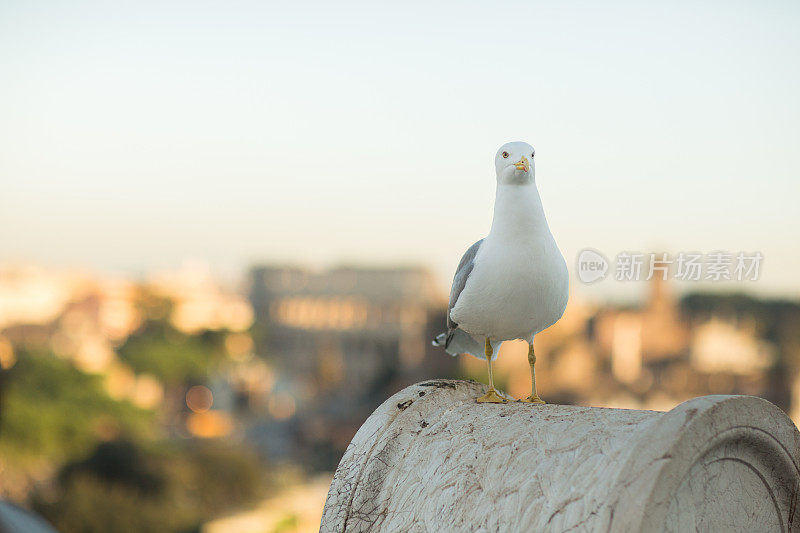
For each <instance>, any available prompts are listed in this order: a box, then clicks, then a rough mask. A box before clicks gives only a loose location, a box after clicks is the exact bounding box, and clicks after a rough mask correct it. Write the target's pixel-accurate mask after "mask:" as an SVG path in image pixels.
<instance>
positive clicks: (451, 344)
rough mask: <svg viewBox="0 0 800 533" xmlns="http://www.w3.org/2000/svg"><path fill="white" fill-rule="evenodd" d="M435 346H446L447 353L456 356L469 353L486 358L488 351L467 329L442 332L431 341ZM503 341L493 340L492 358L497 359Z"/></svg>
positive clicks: (479, 357)
mask: <svg viewBox="0 0 800 533" xmlns="http://www.w3.org/2000/svg"><path fill="white" fill-rule="evenodd" d="M431 344H433V345H434V346H438V347H440V348H444V349H445V351H446V352H447V353H449V354H450V355H452V356H453V357H455V356H456V355H459V354H462V353H468V354H470V355H472V356H475V357H477V358H478V359H485V358H486V352H485V347H484V344H483V343H482V342H478V341H477V340H475V339H474V338H473V337H472V335H470V334H469V333H467V332H466V331H464V330H462V329H459V328H456V329H454V330H452V331H450V332H446V333H440V334H439V335H437V336H436V338H434V339H433V342H432V343H431ZM500 344H502V343H501V342H493V343H492V348H493V352H494V353H493V354H492V360H493V361H494V360H495V359H497V352H498V351H499V350H500Z"/></svg>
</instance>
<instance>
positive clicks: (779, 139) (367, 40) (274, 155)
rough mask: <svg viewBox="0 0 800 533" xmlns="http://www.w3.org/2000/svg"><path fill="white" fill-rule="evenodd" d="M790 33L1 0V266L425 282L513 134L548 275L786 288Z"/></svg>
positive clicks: (768, 9)
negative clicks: (726, 267) (684, 258)
mask: <svg viewBox="0 0 800 533" xmlns="http://www.w3.org/2000/svg"><path fill="white" fill-rule="evenodd" d="M798 19H800V6H797V5H796V4H794V3H790V2H776V3H770V4H759V5H755V4H747V3H743V2H736V3H726V4H724V8H723V4H717V3H709V4H704V5H697V4H694V3H688V2H683V3H674V4H670V5H647V6H644V5H641V4H637V3H633V2H617V3H613V4H611V5H602V6H600V5H597V4H592V3H588V2H575V3H571V4H569V5H567V6H564V5H559V6H558V7H555V6H552V5H547V4H544V3H524V4H523V3H507V4H502V5H495V6H482V7H480V6H477V5H474V4H467V5H464V4H437V5H427V4H418V5H414V4H404V5H402V6H383V5H381V6H378V5H374V4H369V3H363V4H354V3H346V4H341V3H337V4H334V5H331V4H324V3H307V2H301V3H294V4H291V5H283V4H271V3H267V4H264V3H257V2H236V3H233V4H231V3H224V4H223V3H219V2H204V3H190V2H167V3H163V2H142V3H137V4H135V5H130V6H120V5H113V6H112V5H108V4H103V3H100V2H78V3H70V4H58V3H54V2H45V3H40V4H31V3H26V2H5V3H4V4H3V6H2V7H0V26H2V31H0V68H2V70H3V72H4V73H5V76H4V77H5V78H6V80H7V81H6V82H4V83H3V84H2V85H0V116H2V120H0V180H2V194H0V243H2V246H0V261H2V262H5V263H8V262H18V261H22V262H34V263H41V264H45V265H47V266H49V267H54V268H62V267H65V266H75V267H81V268H87V269H91V270H100V271H103V272H124V273H126V274H130V273H136V274H143V273H145V272H148V271H152V270H162V269H174V268H177V267H178V266H179V265H180V264H181V263H182V262H183V261H184V260H186V259H187V258H196V259H199V260H202V261H207V262H208V263H209V264H210V265H211V267H212V269H213V270H214V271H215V272H217V273H219V274H220V275H222V277H224V278H227V279H234V280H235V279H238V278H240V276H242V275H243V274H244V272H245V271H246V269H247V268H249V266H250V265H252V264H255V263H265V262H266V263H276V262H278V263H290V264H300V265H310V266H312V267H317V268H322V267H326V266H330V265H335V264H373V265H374V264H378V265H394V264H404V265H417V264H418V265H423V266H426V267H429V268H432V269H433V271H434V272H435V273H436V275H437V279H438V280H439V281H440V283H441V285H442V286H443V288H446V286H449V285H448V284H449V278H450V276H451V275H452V272H453V271H454V269H455V266H456V264H457V262H458V259H459V258H460V256H461V254H462V253H463V251H464V250H465V249H466V248H467V247H468V246H469V245H470V244H471V243H472V242H474V241H475V240H477V239H478V238H480V237H482V236H483V235H485V234H486V232H487V231H488V229H489V225H490V222H491V212H492V207H493V197H494V192H493V191H494V175H493V169H492V157H493V154H494V152H495V150H496V149H497V147H498V146H499V145H500V144H502V143H503V142H505V141H508V140H512V139H524V140H526V141H529V142H531V143H532V144H533V145H534V146H535V147H536V148H537V183H538V187H539V190H540V193H541V195H542V198H543V202H544V205H545V209H546V212H547V215H548V219H549V222H550V225H551V227H552V230H553V233H554V234H555V236H556V239H557V241H558V243H559V245H560V247H561V249H562V251H563V253H564V256H565V257H566V259H567V263H568V265H569V266H570V268H571V269H572V267H573V265H574V261H575V257H576V255H577V253H578V252H579V251H580V250H581V249H583V248H586V247H592V248H595V249H598V250H600V251H602V252H603V253H605V254H606V255H607V256H609V257H610V258H613V257H614V256H615V255H616V254H617V253H619V252H622V251H626V250H627V251H632V250H635V251H640V252H643V253H648V252H662V251H667V252H670V253H673V254H676V253H678V252H679V251H692V250H697V251H702V252H711V251H714V250H728V251H730V252H734V253H735V252H739V251H743V252H755V251H759V252H761V253H762V254H763V255H764V265H763V271H762V275H761V279H760V280H759V281H758V282H755V283H752V282H750V283H737V284H726V285H725V290H734V291H738V290H742V291H746V292H751V293H753V292H754V293H759V294H767V295H773V296H774V295H782V296H793V297H796V296H797V295H800V279H798V278H797V277H796V276H795V275H794V273H795V272H797V271H798V270H800V250H799V249H798V246H797V245H796V244H795V241H794V240H793V236H794V233H795V232H796V231H797V229H798V228H799V227H800V212H799V211H798V210H797V209H796V207H795V206H794V203H795V199H796V198H797V197H798V196H799V195H800V194H799V193H800V182H798V180H797V179H796V178H797V176H798V175H800V160H798V158H797V157H796V156H795V154H794V152H795V151H796V148H797V146H798V144H799V143H798V142H799V141H800V126H798V124H800V121H799V120H798V119H799V118H800V102H798V100H797V98H796V94H797V92H798V89H800V64H798V62H797V61H796V57H797V53H798V51H800V35H798V33H797V32H796V31H795V28H796V27H797V23H798ZM634 44H635V45H634ZM571 281H572V286H573V288H574V289H575V290H578V291H580V292H581V293H582V294H586V295H588V296H589V297H591V296H603V297H605V296H608V295H614V294H617V293H621V292H625V291H628V292H631V291H634V292H635V291H639V293H640V294H641V293H642V290H643V289H641V287H639V286H635V285H633V284H627V285H626V284H621V283H617V282H613V281H610V280H607V281H605V282H603V283H598V284H596V285H592V286H582V285H580V284H579V283H578V282H577V281H576V278H575V276H574V272H573V275H572V276H571ZM696 288H697V287H696V286H694V285H693V286H691V287H689V288H688V289H687V290H693V289H696ZM711 288H714V287H711Z"/></svg>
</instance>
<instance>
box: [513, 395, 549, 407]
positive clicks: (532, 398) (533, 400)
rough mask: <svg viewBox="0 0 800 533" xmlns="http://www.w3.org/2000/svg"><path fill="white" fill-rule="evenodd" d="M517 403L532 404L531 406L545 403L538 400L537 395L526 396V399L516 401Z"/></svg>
mask: <svg viewBox="0 0 800 533" xmlns="http://www.w3.org/2000/svg"><path fill="white" fill-rule="evenodd" d="M517 401H518V402H522V403H533V404H536V405H544V404H546V403H547V402H546V401H544V400H542V399H541V398H539V395H538V394H536V395H531V396H528V397H527V398H524V399H521V400H517Z"/></svg>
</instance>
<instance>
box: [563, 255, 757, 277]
mask: <svg viewBox="0 0 800 533" xmlns="http://www.w3.org/2000/svg"><path fill="white" fill-rule="evenodd" d="M763 260H764V255H763V254H762V253H761V252H727V251H714V252H709V253H701V252H678V253H677V254H675V255H669V254H666V253H659V254H656V253H641V252H620V253H618V254H617V255H616V257H615V258H614V264H613V269H612V266H611V263H610V262H609V261H608V259H606V257H605V256H604V255H603V254H602V253H600V252H598V251H597V250H593V249H591V248H585V249H583V250H581V251H580V252H579V253H578V260H577V267H578V269H577V272H578V279H579V280H580V281H581V282H583V283H586V284H590V283H595V282H597V281H601V280H603V279H605V278H606V276H607V275H608V274H609V272H613V278H614V279H615V280H616V281H647V280H651V279H653V278H655V277H659V278H661V279H662V280H667V279H669V278H670V277H671V278H672V279H676V280H679V281H757V280H758V277H759V276H760V275H761V264H762V262H763Z"/></svg>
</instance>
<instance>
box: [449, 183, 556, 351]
mask: <svg viewBox="0 0 800 533" xmlns="http://www.w3.org/2000/svg"><path fill="white" fill-rule="evenodd" d="M501 188H502V186H499V187H498V196H497V201H496V203H495V219H494V222H493V224H492V231H491V232H490V233H489V236H488V237H486V239H485V240H484V242H483V245H482V246H481V248H480V250H479V251H478V255H477V256H476V257H475V266H474V268H473V270H472V273H471V274H470V276H469V279H468V280H467V284H466V286H465V287H464V290H463V291H462V293H461V295H460V296H459V298H458V301H457V302H456V305H455V306H454V307H453V309H452V311H451V313H450V316H451V318H452V319H453V321H455V322H456V323H457V324H458V325H459V327H460V328H461V329H463V330H464V331H466V332H468V333H470V334H472V335H474V336H477V337H484V336H488V337H490V338H492V339H493V340H500V341H503V340H511V339H526V340H528V341H532V339H533V335H535V334H536V333H539V332H540V331H542V330H543V329H546V328H548V327H550V326H551V325H553V324H554V323H555V322H556V321H557V320H558V319H559V318H561V315H563V313H564V310H565V308H566V304H567V295H568V290H569V289H568V286H569V277H568V273H567V267H566V263H565V261H564V258H563V256H562V255H561V252H560V251H559V250H558V247H557V245H556V243H555V240H554V239H553V236H552V235H551V233H550V229H549V228H548V226H547V221H546V220H545V218H544V212H543V210H542V209H541V202H540V201H539V195H538V192H536V188H535V186H533V185H532V186H530V187H529V189H531V190H532V192H533V194H524V193H529V192H530V191H522V194H521V191H519V187H517V188H515V189H513V190H511V191H508V190H501ZM498 210H502V211H498Z"/></svg>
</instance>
